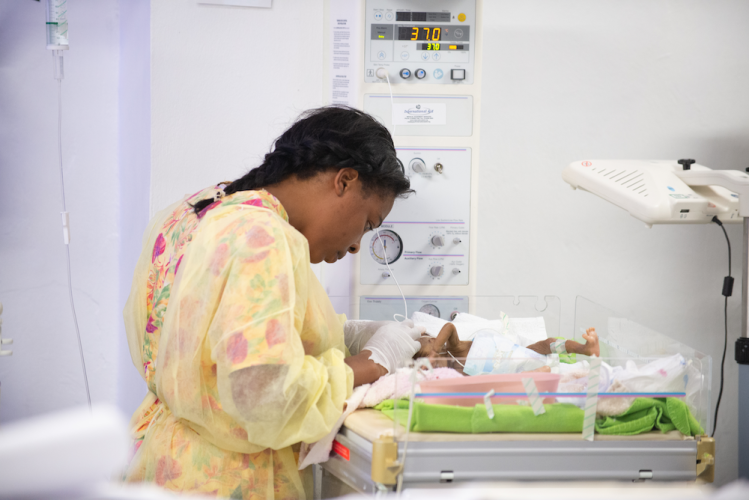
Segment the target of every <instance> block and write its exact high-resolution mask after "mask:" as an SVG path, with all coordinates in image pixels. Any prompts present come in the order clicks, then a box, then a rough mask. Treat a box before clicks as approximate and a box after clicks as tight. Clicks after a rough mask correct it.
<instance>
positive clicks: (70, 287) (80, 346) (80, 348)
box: [53, 51, 91, 410]
mask: <svg viewBox="0 0 749 500" xmlns="http://www.w3.org/2000/svg"><path fill="white" fill-rule="evenodd" d="M55 52H59V51H55ZM53 55H54V57H56V58H57V57H59V58H60V59H62V55H61V54H56V53H53ZM56 62H59V63H60V65H61V64H62V61H56ZM57 153H58V159H59V165H60V193H61V194H62V214H63V220H67V214H68V208H67V203H66V200H65V176H64V174H63V168H62V75H60V77H59V78H57ZM63 230H64V231H65V232H66V233H65V234H66V237H65V257H66V263H67V271H68V296H69V297H70V309H71V311H72V312H73V324H74V325H75V334H76V337H77V339H78V353H79V355H80V358H81V368H82V370H83V382H84V383H85V385H86V400H87V401H88V408H89V410H90V409H91V391H90V390H89V387H88V375H87V374H86V360H85V359H84V357H83V343H82V342H81V331H80V328H79V327H78V316H77V314H76V312H75V301H74V300H73V280H72V273H71V271H70V239H69V238H68V237H67V231H68V228H67V227H65V226H64V227H63Z"/></svg>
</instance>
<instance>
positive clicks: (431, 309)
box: [419, 304, 440, 318]
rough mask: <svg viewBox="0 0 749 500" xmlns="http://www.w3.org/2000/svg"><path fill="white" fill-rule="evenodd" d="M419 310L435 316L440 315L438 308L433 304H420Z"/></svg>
mask: <svg viewBox="0 0 749 500" xmlns="http://www.w3.org/2000/svg"><path fill="white" fill-rule="evenodd" d="M419 312H422V313H426V314H428V315H430V316H434V317H435V318H439V317H440V310H439V309H438V308H437V306H435V305H434V304H424V305H423V306H421V309H419Z"/></svg>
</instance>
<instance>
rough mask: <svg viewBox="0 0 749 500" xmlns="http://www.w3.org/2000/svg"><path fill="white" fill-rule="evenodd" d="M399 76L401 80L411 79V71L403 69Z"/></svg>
mask: <svg viewBox="0 0 749 500" xmlns="http://www.w3.org/2000/svg"><path fill="white" fill-rule="evenodd" d="M400 75H401V78H403V79H404V80H408V79H409V78H411V70H410V69H407V68H403V69H402V70H401V73H400Z"/></svg>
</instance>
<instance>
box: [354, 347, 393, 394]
mask: <svg viewBox="0 0 749 500" xmlns="http://www.w3.org/2000/svg"><path fill="white" fill-rule="evenodd" d="M371 355H372V353H371V352H370V351H362V352H360V353H359V354H356V355H354V356H349V357H348V358H346V359H345V363H346V364H347V365H349V367H350V368H351V370H353V372H354V387H358V386H360V385H364V384H371V383H372V382H375V381H376V380H377V379H379V378H380V377H382V376H384V375H387V373H388V371H387V370H386V369H385V367H384V366H382V365H378V364H377V363H375V362H374V361H372V360H371V359H369V357H370V356H371Z"/></svg>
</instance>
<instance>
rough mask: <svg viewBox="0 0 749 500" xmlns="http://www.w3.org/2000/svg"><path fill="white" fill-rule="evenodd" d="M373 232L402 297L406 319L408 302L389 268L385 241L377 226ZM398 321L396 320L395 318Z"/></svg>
mask: <svg viewBox="0 0 749 500" xmlns="http://www.w3.org/2000/svg"><path fill="white" fill-rule="evenodd" d="M375 232H376V233H377V239H378V240H379V242H380V246H382V255H383V257H384V258H385V265H386V266H387V267H388V272H389V273H390V276H391V277H392V278H393V280H395V286H397V287H398V291H399V292H400V293H401V298H402V299H403V310H404V312H405V313H406V318H405V319H408V302H406V296H405V295H403V290H401V286H400V284H399V283H398V278H396V277H395V274H394V273H393V270H392V269H390V262H388V254H387V251H386V250H385V243H383V242H382V238H380V230H379V228H375ZM393 319H395V318H393ZM396 321H398V320H396Z"/></svg>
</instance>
